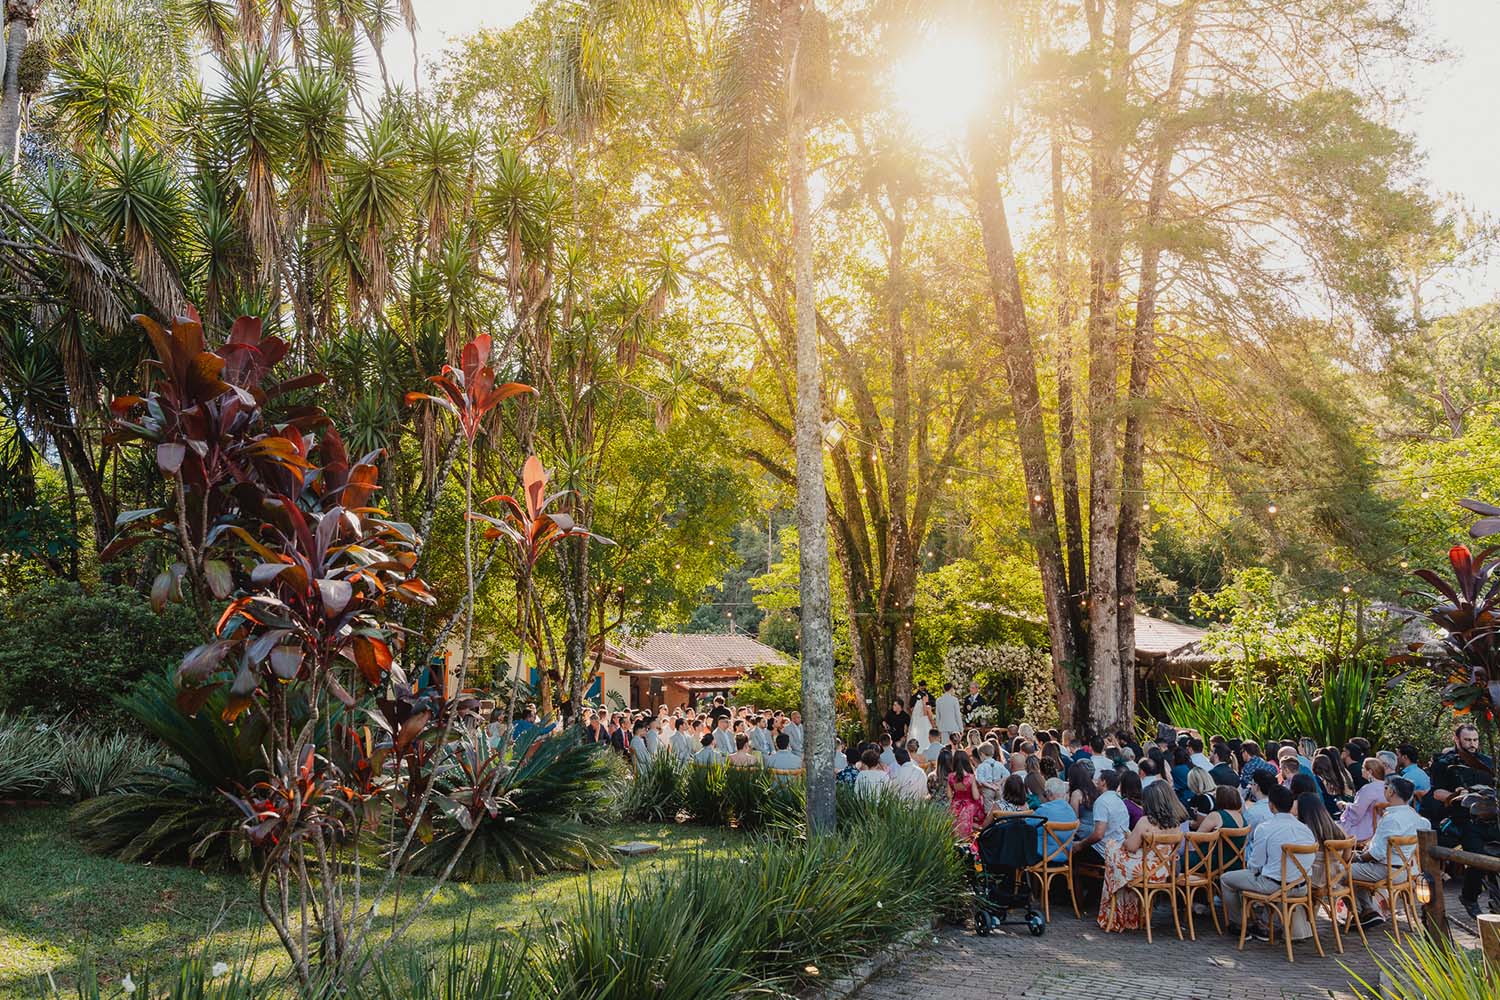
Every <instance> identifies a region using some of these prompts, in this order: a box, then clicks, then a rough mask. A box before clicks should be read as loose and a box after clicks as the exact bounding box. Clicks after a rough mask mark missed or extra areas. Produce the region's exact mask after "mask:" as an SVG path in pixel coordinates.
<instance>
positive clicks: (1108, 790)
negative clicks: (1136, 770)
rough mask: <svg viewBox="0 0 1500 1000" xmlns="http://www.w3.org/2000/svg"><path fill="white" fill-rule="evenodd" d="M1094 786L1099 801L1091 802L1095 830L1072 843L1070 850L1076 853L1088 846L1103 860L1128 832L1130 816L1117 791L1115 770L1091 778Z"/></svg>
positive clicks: (1117, 784) (1111, 769)
mask: <svg viewBox="0 0 1500 1000" xmlns="http://www.w3.org/2000/svg"><path fill="white" fill-rule="evenodd" d="M1094 785H1095V787H1096V788H1098V789H1099V797H1098V798H1097V799H1095V800H1094V829H1093V831H1092V832H1090V833H1089V834H1088V835H1087V836H1085V837H1084V838H1083V839H1082V840H1075V841H1074V842H1073V847H1072V849H1073V850H1074V851H1077V850H1079V849H1080V848H1082V847H1084V846H1085V845H1087V846H1089V847H1092V848H1093V849H1094V850H1095V851H1097V852H1098V853H1099V854H1100V855H1101V856H1103V855H1104V854H1107V853H1108V852H1109V845H1110V843H1111V842H1114V843H1119V842H1120V841H1122V840H1124V839H1125V835H1126V834H1127V833H1129V832H1130V813H1129V811H1128V810H1126V808H1125V800H1124V799H1122V798H1120V793H1119V791H1117V789H1118V788H1119V787H1120V772H1119V771H1116V770H1115V769H1114V768H1110V769H1109V770H1107V771H1101V772H1100V773H1099V774H1096V775H1095V776H1094ZM1082 832H1083V831H1082V830H1080V831H1079V833H1082Z"/></svg>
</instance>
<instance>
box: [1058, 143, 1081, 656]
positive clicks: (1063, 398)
mask: <svg viewBox="0 0 1500 1000" xmlns="http://www.w3.org/2000/svg"><path fill="white" fill-rule="evenodd" d="M1067 222H1068V217H1067V203H1066V191H1065V190H1064V188H1063V152H1062V142H1061V141H1060V140H1059V139H1058V137H1057V135H1056V134H1055V133H1054V134H1053V136H1052V228H1053V238H1052V288H1053V294H1054V295H1056V296H1057V464H1058V471H1059V474H1060V477H1061V479H1062V495H1063V537H1064V539H1065V542H1064V550H1065V551H1066V553H1067V569H1068V583H1067V588H1066V592H1067V602H1068V625H1069V627H1070V628H1071V629H1072V630H1073V648H1074V649H1075V650H1078V651H1080V652H1081V651H1083V650H1086V649H1088V636H1087V634H1086V633H1085V632H1084V629H1083V617H1082V615H1081V614H1080V611H1081V609H1080V608H1079V606H1078V601H1079V598H1080V597H1081V596H1082V595H1083V591H1084V588H1085V586H1086V583H1085V578H1084V573H1085V572H1086V570H1085V569H1084V561H1083V510H1082V507H1081V505H1080V503H1079V500H1078V443H1077V441H1078V439H1077V431H1078V416H1077V413H1076V412H1075V410H1074V407H1073V385H1074V379H1075V375H1074V370H1073V299H1072V291H1071V288H1070V287H1069V284H1070V283H1069V281H1068V226H1067Z"/></svg>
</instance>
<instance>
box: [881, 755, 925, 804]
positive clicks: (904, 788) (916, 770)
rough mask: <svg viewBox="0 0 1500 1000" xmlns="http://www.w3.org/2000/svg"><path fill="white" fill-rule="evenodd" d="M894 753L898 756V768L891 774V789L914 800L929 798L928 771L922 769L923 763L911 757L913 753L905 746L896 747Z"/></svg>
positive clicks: (905, 797)
mask: <svg viewBox="0 0 1500 1000" xmlns="http://www.w3.org/2000/svg"><path fill="white" fill-rule="evenodd" d="M908 742H910V743H916V742H917V741H916V740H910V741H908ZM892 753H894V754H895V756H896V770H895V773H894V774H892V775H891V781H890V789H891V791H892V792H894V793H895V794H897V795H899V796H901V797H902V798H904V799H911V800H912V801H913V802H920V801H921V800H923V799H925V798H927V772H926V771H924V770H922V765H921V764H918V763H917V762H916V761H914V760H912V759H911V754H910V752H908V751H907V749H906V748H905V747H896V748H895V749H894V750H893V751H892Z"/></svg>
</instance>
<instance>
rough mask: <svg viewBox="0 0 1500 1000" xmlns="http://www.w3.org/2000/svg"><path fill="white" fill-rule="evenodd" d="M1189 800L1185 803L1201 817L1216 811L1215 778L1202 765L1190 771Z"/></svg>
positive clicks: (1191, 811)
mask: <svg viewBox="0 0 1500 1000" xmlns="http://www.w3.org/2000/svg"><path fill="white" fill-rule="evenodd" d="M1187 783H1188V800H1187V802H1185V803H1184V805H1186V806H1187V808H1188V811H1189V812H1190V813H1194V814H1196V816H1197V818H1199V819H1201V818H1202V817H1204V816H1207V815H1208V814H1209V813H1211V812H1213V811H1214V799H1213V793H1214V789H1215V788H1217V787H1218V786H1217V785H1215V784H1214V779H1213V778H1212V776H1210V775H1209V773H1208V772H1207V771H1205V770H1204V769H1203V768H1201V767H1195V768H1193V769H1192V770H1191V771H1189V772H1188V781H1187Z"/></svg>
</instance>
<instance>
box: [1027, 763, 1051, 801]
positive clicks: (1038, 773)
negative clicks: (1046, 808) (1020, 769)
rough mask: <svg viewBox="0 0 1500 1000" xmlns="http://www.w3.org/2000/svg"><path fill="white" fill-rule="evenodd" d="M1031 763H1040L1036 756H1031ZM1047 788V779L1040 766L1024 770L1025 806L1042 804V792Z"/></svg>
mask: <svg viewBox="0 0 1500 1000" xmlns="http://www.w3.org/2000/svg"><path fill="white" fill-rule="evenodd" d="M1031 762H1032V763H1033V764H1040V762H1039V761H1038V760H1037V758H1035V757H1033V758H1031ZM1046 788H1047V779H1046V777H1045V776H1044V775H1043V774H1042V769H1041V767H1040V766H1038V767H1036V768H1034V769H1031V770H1028V771H1027V772H1026V808H1027V809H1035V808H1036V807H1037V806H1039V805H1041V804H1042V793H1043V792H1044V791H1045V790H1046Z"/></svg>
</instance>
